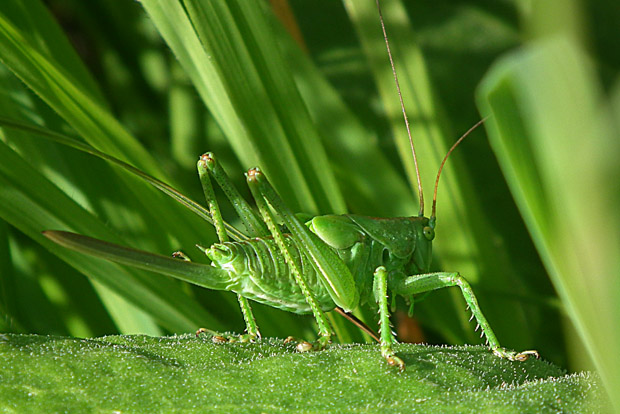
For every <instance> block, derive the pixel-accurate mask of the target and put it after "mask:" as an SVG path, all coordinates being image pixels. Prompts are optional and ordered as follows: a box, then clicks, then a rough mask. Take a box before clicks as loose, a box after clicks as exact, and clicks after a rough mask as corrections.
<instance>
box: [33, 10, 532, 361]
mask: <svg viewBox="0 0 620 414" xmlns="http://www.w3.org/2000/svg"><path fill="white" fill-rule="evenodd" d="M381 24H382V26H383V19H382V17H381ZM384 36H385V40H386V44H387V47H388V54H389V56H390V61H391V53H389V43H388V42H387V36H386V35H385V28H384ZM392 67H393V63H392ZM395 80H396V83H397V85H398V79H397V78H396V75H395ZM401 105H402V98H401ZM403 113H404V106H403ZM405 122H406V123H407V125H408V121H407V120H406V116H405ZM479 124H480V123H479ZM479 124H477V125H479ZM477 125H476V126H477ZM472 129H473V128H472ZM472 129H470V131H471V130H472ZM470 131H468V132H467V133H465V134H464V135H463V136H462V137H461V138H460V139H459V140H458V141H457V142H456V143H455V145H454V146H453V147H452V148H451V149H450V151H448V153H447V155H446V157H445V158H444V160H443V162H442V164H441V166H440V169H439V172H438V174H437V181H436V184H435V193H434V194H435V196H434V198H433V206H432V214H431V216H430V218H427V217H425V216H424V202H423V192H422V188H421V184H420V178H419V173H418V174H417V175H418V189H419V195H420V212H419V215H418V216H414V217H398V218H371V217H363V216H358V215H323V216H316V217H313V218H311V219H310V220H307V221H302V220H301V219H300V218H299V217H298V216H297V215H296V214H295V213H294V212H293V211H292V210H291V209H290V208H289V207H287V205H286V204H285V203H284V202H283V201H282V199H281V198H280V197H279V195H278V194H277V192H276V191H275V190H274V189H273V187H272V186H271V185H270V183H269V181H268V180H267V178H266V176H265V175H264V174H263V173H262V172H261V171H260V170H259V169H258V168H252V169H250V170H248V172H247V173H246V178H247V183H248V186H249V188H250V190H251V193H252V196H253V198H254V200H255V202H256V207H257V208H256V209H255V208H253V207H252V206H251V205H250V204H249V203H248V202H247V201H246V200H245V199H244V198H243V197H242V196H241V195H240V194H239V192H238V190H237V189H236V188H235V187H234V186H233V185H232V182H231V180H230V179H229V177H228V176H227V175H226V173H225V172H224V170H223V169H222V167H221V166H220V165H219V163H218V162H217V160H216V159H215V157H214V156H213V154H211V153H207V154H204V155H203V156H201V157H200V159H199V161H198V173H199V176H200V181H201V184H202V187H203V191H204V194H205V198H206V200H207V203H208V209H205V208H204V207H201V206H200V205H199V204H198V203H195V202H193V201H192V200H190V199H188V198H187V197H185V196H183V195H181V194H179V193H178V192H176V191H175V190H174V189H172V188H170V187H169V186H167V185H166V184H164V183H162V182H160V181H158V180H156V179H155V178H152V177H149V176H147V175H146V174H144V173H142V172H140V171H138V170H136V169H135V168H133V167H131V166H128V165H127V164H124V163H123V162H122V161H119V160H117V159H115V158H113V157H111V156H108V155H106V154H103V153H99V152H98V151H95V150H93V149H91V148H88V147H86V146H83V145H82V144H79V143H77V142H75V141H74V142H70V141H66V140H65V142H64V143H65V144H68V145H71V146H74V147H76V148H79V149H82V150H84V151H87V152H90V153H91V154H94V155H97V156H99V157H101V158H104V159H106V160H108V161H110V162H113V163H116V164H119V165H121V166H123V167H124V168H125V169H128V170H130V171H131V172H133V173H135V174H138V175H140V176H142V177H143V178H145V179H146V180H147V181H148V182H150V183H151V184H152V185H154V186H155V187H157V188H158V189H160V190H162V191H163V192H165V193H166V194H168V195H170V196H171V197H173V198H175V199H176V200H178V201H180V202H181V203H183V204H184V205H186V206H188V207H189V208H191V209H192V210H193V211H194V212H196V213H197V214H199V215H201V216H202V217H203V218H205V219H207V220H208V221H210V222H211V223H213V225H214V227H215V229H216V232H217V234H218V238H219V243H216V244H213V245H212V246H209V247H206V248H204V247H201V249H202V250H203V251H204V253H205V254H206V255H207V257H208V258H209V259H210V260H211V264H200V263H196V262H192V261H190V260H189V259H188V258H187V257H186V256H185V255H184V254H183V253H177V254H175V255H174V256H175V258H170V257H166V256H161V255H156V254H152V253H147V252H143V251H138V250H135V249H130V248H127V247H123V246H118V245H114V244H110V243H107V242H104V241H101V240H97V239H93V238H90V237H86V236H82V235H78V234H74V233H67V232H62V231H46V232H44V234H45V236H46V237H48V238H49V239H51V240H53V241H55V242H56V243H58V244H61V245H63V246H65V247H68V248H70V249H73V250H76V251H79V252H82V253H86V254H89V255H93V256H96V257H101V258H104V259H107V260H110V261H113V262H117V263H121V264H126V265H130V266H135V267H138V268H141V269H146V270H150V271H154V272H158V273H162V274H165V275H168V276H172V277H175V278H178V279H181V280H184V281H187V282H190V283H193V284H196V285H198V286H201V287H205V288H208V289H214V290H228V291H233V292H235V293H237V295H238V299H239V304H240V307H241V311H242V314H243V316H244V319H245V323H246V333H245V334H243V335H239V336H220V335H215V336H214V338H215V339H216V340H218V341H229V340H239V341H254V340H257V339H258V338H260V332H259V330H258V327H257V324H256V322H255V319H254V317H253V315H252V310H251V308H250V304H249V300H250V301H257V302H261V303H264V304H267V305H270V306H273V307H276V308H279V309H283V310H286V311H290V312H294V313H299V314H308V313H311V314H312V315H313V316H314V318H315V320H316V322H317V325H318V331H319V337H318V338H317V340H316V341H315V342H314V343H312V344H310V343H307V342H300V343H299V344H298V346H297V349H298V350H299V351H308V350H321V349H324V348H325V347H326V346H327V345H328V344H329V343H330V341H331V338H332V336H333V331H332V329H331V327H330V324H329V322H328V321H327V318H326V316H325V312H329V311H332V310H334V309H342V310H343V311H344V312H350V311H352V310H354V309H356V308H357V307H359V306H362V305H367V306H370V307H375V308H377V309H378V311H379V325H380V348H381V354H382V356H383V357H384V358H385V359H386V361H387V363H388V364H389V365H391V366H396V367H398V368H400V369H401V370H402V369H404V367H405V364H404V362H403V360H402V359H401V358H399V357H398V356H397V355H396V354H395V351H394V345H395V344H396V338H395V334H394V333H393V332H392V331H391V329H390V321H389V316H390V315H389V306H388V305H389V300H388V298H392V297H394V296H396V295H400V296H403V297H405V298H406V299H408V300H410V301H413V300H414V296H415V295H418V294H422V293H425V292H429V291H433V290H436V289H440V288H444V287H451V286H457V287H459V288H460V289H461V291H462V294H463V297H464V299H465V301H466V302H467V304H468V306H469V308H470V309H471V311H472V318H475V319H476V321H477V322H478V325H479V326H480V328H481V330H482V334H483V335H485V336H486V339H487V341H488V344H489V347H490V349H491V350H492V351H493V353H495V354H496V355H497V356H499V357H501V358H506V359H509V360H516V361H523V360H526V359H528V358H529V356H532V355H533V356H536V357H537V356H538V353H537V352H536V351H523V352H515V351H510V350H507V349H505V348H503V347H501V346H500V344H499V342H498V340H497V338H496V336H495V334H494V333H493V331H492V329H491V327H490V326H489V323H488V322H487V320H486V318H485V317H484V315H483V313H482V311H481V310H480V307H479V306H478V302H477V300H476V297H475V295H474V293H473V291H472V289H471V287H470V285H469V284H468V282H467V281H466V280H465V279H464V278H463V277H462V276H460V275H459V274H458V273H454V272H453V273H450V272H435V273H431V272H430V265H431V258H432V241H433V239H434V237H435V226H436V216H435V210H436V208H435V207H436V194H437V184H438V181H439V177H440V175H441V170H442V168H443V165H444V163H445V161H446V159H447V157H448V156H449V155H450V153H451V152H452V150H453V149H454V148H455V147H456V145H458V143H460V142H461V141H462V139H463V138H464V137H465V136H467V134H468V133H469V132H470ZM58 140H60V139H58ZM412 152H413V156H414V162H415V164H416V171H417V160H416V157H415V150H414V148H413V143H412ZM213 181H214V182H215V183H216V184H217V185H218V186H219V187H220V188H221V189H222V190H223V192H224V193H225V195H226V197H227V198H228V199H229V200H230V201H231V203H232V205H233V206H234V208H235V210H236V212H237V214H238V216H239V218H240V219H241V221H242V222H243V224H244V226H245V228H246V232H245V233H244V232H241V231H240V230H238V229H235V228H234V227H232V226H230V225H229V224H227V223H226V222H224V220H223V219H222V215H221V212H220V208H219V205H218V202H217V200H216V198H215V195H214V189H213ZM274 212H275V214H276V215H277V217H276V216H274ZM280 223H281V224H280ZM231 239H232V241H231ZM207 332H210V331H207ZM213 334H215V333H213Z"/></svg>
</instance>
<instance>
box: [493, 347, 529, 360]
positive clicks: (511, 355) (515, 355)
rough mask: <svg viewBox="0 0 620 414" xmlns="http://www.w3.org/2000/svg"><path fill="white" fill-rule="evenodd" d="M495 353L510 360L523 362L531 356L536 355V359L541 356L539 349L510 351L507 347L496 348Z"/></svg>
mask: <svg viewBox="0 0 620 414" xmlns="http://www.w3.org/2000/svg"><path fill="white" fill-rule="evenodd" d="M493 353H494V354H495V355H497V356H498V357H500V358H504V359H507V360H509V361H519V362H523V361H527V360H528V359H529V358H530V356H535V357H536V359H538V358H540V354H539V353H538V351H535V350H529V351H523V352H515V351H509V350H507V349H506V348H495V349H493Z"/></svg>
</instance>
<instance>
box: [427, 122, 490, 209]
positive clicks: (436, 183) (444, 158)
mask: <svg viewBox="0 0 620 414" xmlns="http://www.w3.org/2000/svg"><path fill="white" fill-rule="evenodd" d="M487 118H488V117H484V118H482V119H481V120H480V121H478V122H476V124H475V125H474V126H473V127H471V128H469V129H468V130H467V132H465V133H464V134H463V135H462V136H461V137H460V138H459V139H458V140H457V141H456V142H455V143H454V145H452V147H451V148H450V150H448V153H447V154H446V156H445V157H443V161H442V162H441V165H440V166H439V171H437V179H436V180H435V192H434V193H433V207H432V209H431V220H433V221H434V220H435V211H436V207H437V187H438V186H439V177H440V176H441V171H442V170H443V166H444V164H445V163H446V161H447V160H448V157H449V156H450V154H452V151H454V149H455V148H456V147H457V146H458V145H459V144H460V143H461V141H463V140H464V139H465V138H466V137H467V135H469V134H471V133H472V131H473V130H474V129H476V128H478V127H479V126H480V125H482V123H483V122H484V121H486V120H487Z"/></svg>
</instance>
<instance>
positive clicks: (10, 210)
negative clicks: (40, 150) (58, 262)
mask: <svg viewBox="0 0 620 414" xmlns="http://www.w3.org/2000/svg"><path fill="white" fill-rule="evenodd" d="M0 159H2V160H3V163H1V164H0V217H2V218H3V219H5V220H6V221H7V222H9V223H11V224H12V225H13V226H15V227H17V228H18V229H19V230H21V231H22V232H24V233H25V234H27V235H28V236H29V237H31V238H32V239H34V240H36V241H38V242H39V243H41V244H44V245H47V247H48V248H49V249H50V250H51V251H53V252H54V253H55V254H56V255H58V256H59V257H61V258H63V259H64V260H65V261H67V262H68V263H71V265H72V266H73V267H75V268H76V269H78V270H79V271H81V272H83V273H84V274H85V275H87V276H90V277H93V278H94V279H96V280H98V281H100V282H101V283H102V284H105V285H106V286H108V287H109V288H110V289H112V290H114V291H116V292H117V293H119V294H121V295H122V296H124V297H125V298H128V299H129V300H131V301H132V302H133V303H135V304H138V305H140V306H141V307H142V308H143V309H145V310H146V311H147V312H148V313H150V314H151V315H153V316H154V317H155V318H156V319H157V320H158V322H159V323H161V325H162V326H165V327H166V328H168V329H170V330H171V331H177V330H179V329H180V330H183V331H187V330H194V329H195V327H196V326H200V325H202V324H204V323H206V322H208V323H209V326H218V325H219V323H218V322H217V321H216V320H215V319H214V318H213V317H211V316H210V315H209V314H208V313H207V312H205V311H204V310H203V309H201V308H200V307H199V306H198V305H197V303H196V302H195V301H193V300H191V299H190V298H188V297H187V295H186V294H185V293H184V292H183V289H182V287H181V286H179V285H178V284H177V283H175V282H174V281H172V280H170V279H168V278H165V277H163V276H162V277H160V276H156V275H147V274H144V273H142V272H138V271H135V270H129V269H124V268H122V267H120V266H118V265H115V264H112V263H108V262H104V261H101V260H93V259H92V258H90V257H86V256H83V255H78V254H76V253H73V252H70V251H68V250H66V249H63V248H61V247H58V246H56V245H54V244H53V243H50V242H48V241H47V240H46V239H45V238H44V237H43V236H42V235H41V234H40V232H41V230H43V229H46V228H57V229H58V228H70V229H73V230H75V231H79V232H84V233H86V232H87V233H89V234H94V235H96V236H98V237H101V238H105V239H107V240H118V236H117V235H115V234H113V233H112V232H111V231H110V230H109V229H108V228H107V227H106V225H105V224H103V223H101V222H100V221H98V220H97V219H95V218H94V217H93V216H92V215H91V214H90V213H88V212H87V211H86V210H84V209H83V208H82V207H80V206H79V205H77V204H76V203H75V202H74V201H73V200H71V199H70V198H69V197H68V196H67V195H65V194H64V193H63V192H61V191H60V190H59V189H58V188H57V187H55V186H54V185H52V184H51V183H50V182H49V181H48V180H47V179H45V178H44V177H43V176H41V175H40V174H39V173H38V172H37V171H33V170H32V168H31V167H30V166H29V165H28V164H27V163H25V162H24V161H23V160H22V159H21V158H20V157H19V156H18V155H17V154H15V153H14V152H12V150H11V149H10V148H8V147H7V146H6V145H5V144H4V143H0Z"/></svg>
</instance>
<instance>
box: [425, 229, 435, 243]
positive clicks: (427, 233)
mask: <svg viewBox="0 0 620 414" xmlns="http://www.w3.org/2000/svg"><path fill="white" fill-rule="evenodd" d="M422 233H424V237H426V239H427V240H429V241H430V240H433V239H434V238H435V230H434V229H433V228H432V227H428V226H426V227H424V228H423V229H422Z"/></svg>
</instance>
